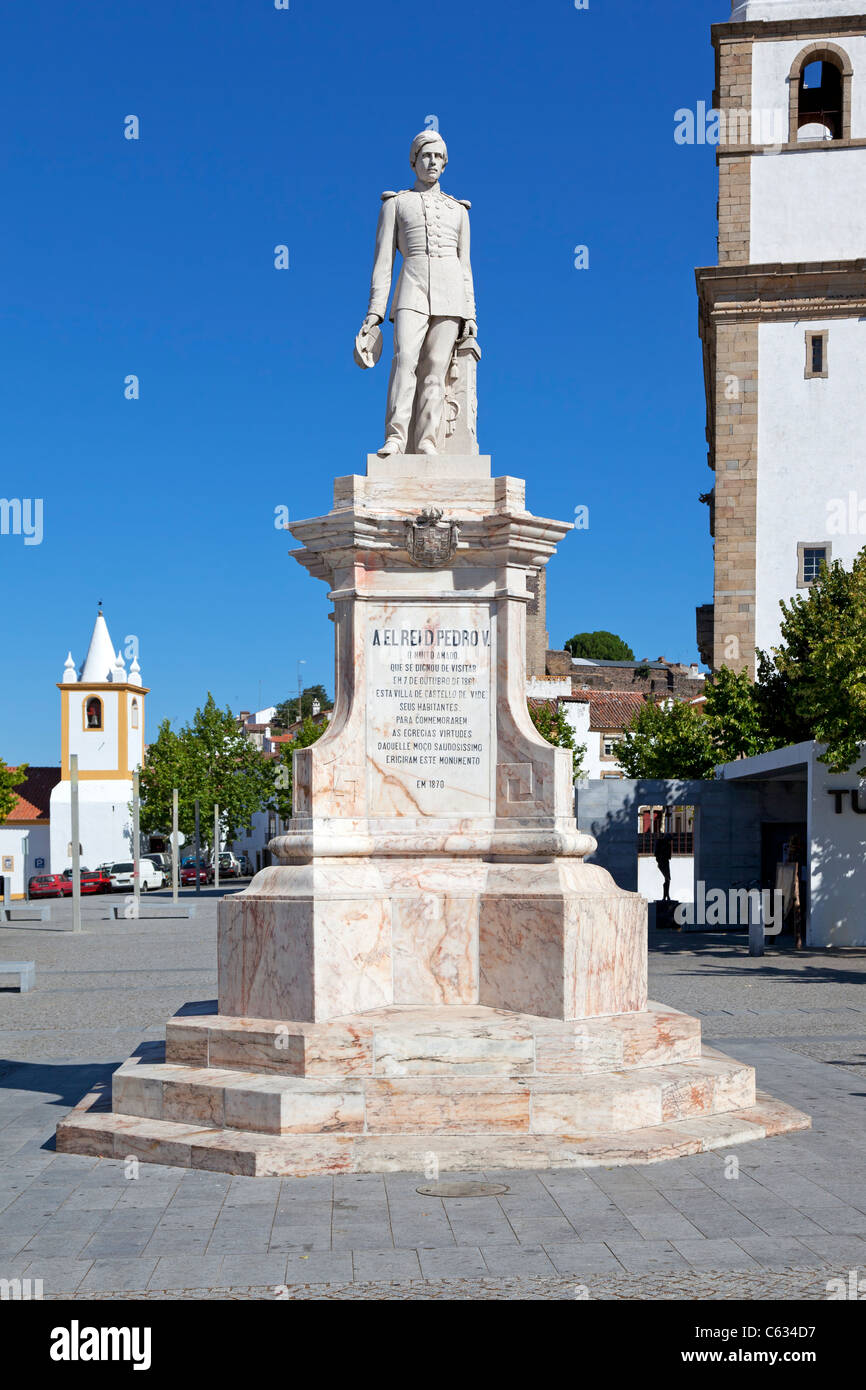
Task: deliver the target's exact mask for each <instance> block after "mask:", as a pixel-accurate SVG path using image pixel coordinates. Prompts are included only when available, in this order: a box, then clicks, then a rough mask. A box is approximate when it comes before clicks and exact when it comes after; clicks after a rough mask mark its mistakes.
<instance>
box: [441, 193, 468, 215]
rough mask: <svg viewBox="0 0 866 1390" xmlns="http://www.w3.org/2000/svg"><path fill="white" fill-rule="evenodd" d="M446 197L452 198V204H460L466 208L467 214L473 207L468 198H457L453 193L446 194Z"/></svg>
mask: <svg viewBox="0 0 866 1390" xmlns="http://www.w3.org/2000/svg"><path fill="white" fill-rule="evenodd" d="M445 197H446V198H450V199H451V201H452V203H459V204H460V205H461V207H464V208H465V209H466V211H467V212H468V211H469V209H470V208H471V206H472V204H471V203H470V201H469V199H468V198H455V197H454V194H453V193H446V194H445Z"/></svg>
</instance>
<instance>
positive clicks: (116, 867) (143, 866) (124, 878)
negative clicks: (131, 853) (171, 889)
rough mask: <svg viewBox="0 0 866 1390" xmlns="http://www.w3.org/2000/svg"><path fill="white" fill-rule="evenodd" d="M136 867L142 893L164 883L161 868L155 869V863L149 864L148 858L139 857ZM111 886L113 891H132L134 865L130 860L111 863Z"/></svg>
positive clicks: (159, 886)
mask: <svg viewBox="0 0 866 1390" xmlns="http://www.w3.org/2000/svg"><path fill="white" fill-rule="evenodd" d="M138 869H139V882H140V884H141V892H142V893H147V892H150V891H151V890H153V889H157V888H162V887H163V885H164V884H165V875H164V874H163V872H162V870H161V869H157V867H156V865H155V864H151V862H150V860H149V859H140V860H139V861H138ZM111 887H112V890H113V891H114V892H126V893H131V892H133V891H134V888H135V879H134V865H133V863H132V861H131V860H126V861H124V862H119V863H117V864H112V866H111Z"/></svg>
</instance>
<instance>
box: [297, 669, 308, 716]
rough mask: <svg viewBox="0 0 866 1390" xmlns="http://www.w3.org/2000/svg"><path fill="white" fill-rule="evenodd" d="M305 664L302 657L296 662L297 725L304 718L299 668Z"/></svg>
mask: <svg viewBox="0 0 866 1390" xmlns="http://www.w3.org/2000/svg"><path fill="white" fill-rule="evenodd" d="M306 664H307V663H306V661H305V660H304V659H303V657H302V658H301V660H300V661H299V662H298V723H299V724H300V722H301V720H302V719H303V717H304V715H303V711H302V710H301V667H302V666H306Z"/></svg>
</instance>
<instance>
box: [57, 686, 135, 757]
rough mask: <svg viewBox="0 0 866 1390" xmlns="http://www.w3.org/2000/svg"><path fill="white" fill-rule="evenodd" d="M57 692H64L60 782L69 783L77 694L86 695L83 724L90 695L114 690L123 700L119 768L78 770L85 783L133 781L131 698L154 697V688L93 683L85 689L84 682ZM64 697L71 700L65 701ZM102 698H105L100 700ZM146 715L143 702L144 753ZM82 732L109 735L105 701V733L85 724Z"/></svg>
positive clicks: (120, 703)
mask: <svg viewBox="0 0 866 1390" xmlns="http://www.w3.org/2000/svg"><path fill="white" fill-rule="evenodd" d="M57 689H58V690H59V691H60V780H61V781H62V782H68V781H69V705H70V700H71V698H72V696H73V695H74V694H80V693H81V691H82V689H83V690H84V691H85V693H84V695H83V696H82V705H81V710H82V715H81V717H82V721H84V720H86V714H85V707H86V702H87V699H88V697H89V696H90V695H93V694H96V692H97V691H100V690H113V691H115V692H116V693H117V694H118V695H119V696H122V697H123V698H122V699H118V702H117V718H118V726H117V764H118V765H117V768H116V769H113V770H109V771H106V772H100V771H95V772H92V771H86V770H83V769H81V768H79V769H78V777H79V780H80V781H83V782H111V781H124V782H128V781H131V779H132V773H133V769H132V768H130V767H129V766H128V764H129V698H128V697H129V695H130V694H132V695H136V696H139V697H143V696H145V695H149V694H150V687H149V686H145V685H132V684H131V683H130V682H128V681H118V682H117V683H116V684H115V683H114V681H93V682H92V683H88V684H87V685H84V682H83V681H74V682H73V681H58V682H57ZM64 694H66V695H68V696H69V699H64V698H63V696H64ZM100 698H101V697H100ZM144 711H145V702H144V699H143V698H139V703H138V722H139V732H140V733H141V747H142V750H144V746H145V743H144ZM82 729H83V731H84V732H86V733H91V734H96V733H105V701H104V700H102V729H87V728H86V725H85V724H84V723H82Z"/></svg>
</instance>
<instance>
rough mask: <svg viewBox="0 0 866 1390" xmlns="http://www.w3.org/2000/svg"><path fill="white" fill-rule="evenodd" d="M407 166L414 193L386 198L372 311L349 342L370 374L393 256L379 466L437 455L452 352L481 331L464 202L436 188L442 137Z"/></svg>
mask: <svg viewBox="0 0 866 1390" xmlns="http://www.w3.org/2000/svg"><path fill="white" fill-rule="evenodd" d="M409 162H410V164H411V165H412V168H413V169H414V171H415V184H414V187H412V188H409V189H403V190H401V191H400V192H396V193H395V192H387V193H383V194H382V210H381V212H380V214H379V225H378V227H377V229H376V254H375V259H374V263H373V276H372V282H371V285H370V303H369V307H368V309H367V314H366V317H365V319H364V322H363V324H362V325H361V331H360V333H359V334H358V337H357V339H356V340H355V360H356V361H357V362H358V364H359V365H360V366H364V367H371V366H373V365H374V364H375V362H376V361H378V357H379V353H380V352H381V333H380V331H379V324H380V323H382V322H383V320H384V318H385V313H386V311H387V307H388V296H389V294H390V291H391V281H392V277H393V272H394V260H395V257H396V253H397V252H398V251H399V252H400V255H401V257H402V261H403V264H402V267H401V270H400V275H399V278H398V280H397V285H396V288H395V290H394V297H393V302H392V305H391V321H392V322H393V324H394V358H393V362H392V364H391V377H390V381H389V383H388V405H387V413H386V424H385V443H384V444H383V446H382V448H381V449H380V450H379V454H380V455H381V456H382V457H383V458H384V457H387V456H388V455H390V454H406V453H419V454H435V453H436V452H437V443H436V441H437V437H438V436H439V435H440V426H441V425H442V417H443V410H444V407H445V396H446V378H447V377H448V373H449V368H450V367H451V363H452V358H453V356H454V353H455V348H457V347H458V345H459V344H460V343H465V342H466V340H467V339H474V338H475V336H476V334H477V331H478V329H477V324H476V321H475V294H474V290H473V287H472V267H471V265H470V261H469V207H470V204H469V203H468V202H466V201H465V200H463V199H460V198H452V197H451V195H450V194H448V193H444V192H443V191H442V188H441V187H440V184H439V180H440V177H441V175H442V172H443V170H444V168H445V165H446V164H447V163H448V150H447V148H446V145H445V141H444V140H443V139H442V137H441V135H439V133H438V131H435V130H424V131H422V132H421V133H420V134H419V135H416V136H415V139H414V140H413V141H412V148H411V151H410V155H409ZM476 356H477V353H476Z"/></svg>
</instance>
